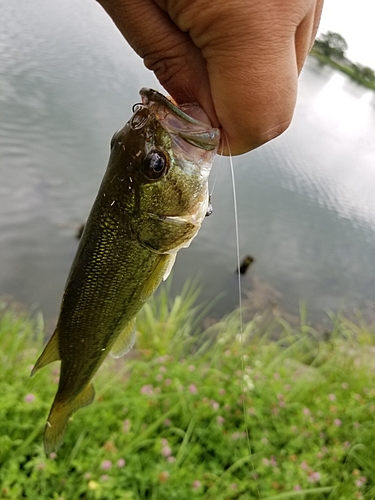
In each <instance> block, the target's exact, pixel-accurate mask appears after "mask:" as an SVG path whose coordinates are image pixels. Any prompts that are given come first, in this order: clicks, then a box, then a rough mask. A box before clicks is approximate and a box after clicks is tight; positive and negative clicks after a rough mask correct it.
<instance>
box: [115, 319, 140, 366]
mask: <svg viewBox="0 0 375 500" xmlns="http://www.w3.org/2000/svg"><path fill="white" fill-rule="evenodd" d="M135 334H136V328H135V318H134V319H132V320H131V321H130V323H128V324H127V325H126V327H125V328H124V329H123V330H122V332H121V333H120V335H119V336H118V337H117V339H116V342H115V343H114V344H113V346H112V349H111V356H112V357H113V358H121V356H124V354H126V353H127V352H128V351H130V349H131V348H132V347H133V345H134V342H135Z"/></svg>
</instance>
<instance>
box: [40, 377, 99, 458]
mask: <svg viewBox="0 0 375 500" xmlns="http://www.w3.org/2000/svg"><path fill="white" fill-rule="evenodd" d="M94 398H95V389H94V386H93V384H89V385H88V386H87V387H86V388H85V389H84V390H83V391H82V392H80V393H79V394H78V396H77V397H75V398H74V399H73V400H72V401H69V402H67V403H65V402H60V401H56V399H55V401H54V402H53V405H52V408H51V411H50V413H49V416H48V419H47V424H46V428H45V431H44V450H45V452H46V453H47V454H49V453H52V452H53V451H56V450H58V449H59V448H60V446H61V445H62V442H63V439H64V433H65V429H66V426H67V424H68V420H69V418H70V416H71V415H72V414H73V413H74V412H75V411H77V410H79V409H80V408H83V407H84V406H88V405H89V404H91V403H92V402H93V400H94Z"/></svg>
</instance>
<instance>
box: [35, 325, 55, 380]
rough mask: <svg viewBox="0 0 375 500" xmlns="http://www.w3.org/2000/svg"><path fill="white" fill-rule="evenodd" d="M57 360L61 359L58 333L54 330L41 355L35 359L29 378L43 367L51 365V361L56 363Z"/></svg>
mask: <svg viewBox="0 0 375 500" xmlns="http://www.w3.org/2000/svg"><path fill="white" fill-rule="evenodd" d="M59 359H61V358H60V351H59V334H58V331H57V330H55V331H54V332H53V335H52V337H51V338H50V339H49V341H48V344H47V345H46V346H45V348H44V350H43V352H42V354H41V355H40V356H39V358H38V359H37V361H36V363H35V365H34V368H33V369H32V371H31V376H33V375H35V373H36V372H37V371H38V370H40V369H41V368H43V366H46V365H48V364H49V363H52V361H58V360H59Z"/></svg>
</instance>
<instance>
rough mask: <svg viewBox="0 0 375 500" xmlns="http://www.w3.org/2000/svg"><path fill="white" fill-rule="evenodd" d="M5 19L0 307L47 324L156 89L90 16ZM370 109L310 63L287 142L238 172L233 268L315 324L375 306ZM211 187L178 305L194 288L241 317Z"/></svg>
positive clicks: (79, 3) (60, 11) (231, 235)
mask: <svg viewBox="0 0 375 500" xmlns="http://www.w3.org/2000/svg"><path fill="white" fill-rule="evenodd" d="M0 15H1V25H0V293H1V294H10V295H12V296H13V297H14V298H16V299H17V300H19V301H22V302H25V303H26V304H28V305H31V306H36V307H38V308H40V309H41V310H42V311H43V313H44V314H45V315H46V316H47V317H53V316H55V315H56V314H57V312H58V308H59V303H60V299H61V294H62V290H63V287H64V283H65V279H66V276H67V273H68V271H69V267H70V264H71V262H72V259H73V257H74V253H75V251H76V247H77V240H76V239H75V237H74V234H75V230H76V227H77V226H78V225H79V224H80V223H82V222H83V221H85V219H86V217H87V215H88V212H89V210H90V207H91V205H92V202H93V200H94V198H95V195H96V191H97V189H98V186H99V183H100V181H101V178H102V176H103V173H104V170H105V167H106V164H107V160H108V154H109V141H110V138H111V136H112V134H113V132H114V131H115V130H117V129H118V128H119V127H121V126H122V125H123V124H124V123H125V122H126V121H127V120H128V119H129V117H130V116H131V106H132V104H134V103H135V102H137V101H138V99H139V97H138V91H139V89H140V88H141V87H143V86H151V87H156V88H160V87H159V85H158V83H157V82H156V80H155V78H154V77H153V75H152V74H150V73H149V72H148V71H147V70H146V69H144V67H143V64H142V62H141V61H140V60H139V59H138V57H137V56H135V55H134V54H133V53H132V51H131V49H130V48H129V47H128V46H127V44H126V43H125V42H124V41H123V39H122V37H121V35H120V34H119V33H118V32H117V30H116V28H115V27H114V26H113V24H112V22H111V21H110V19H109V18H107V16H106V15H105V13H104V12H103V11H102V9H101V8H100V6H99V5H97V4H96V3H95V2H93V1H92V0H74V1H73V0H65V1H64V2H56V1H51V0H34V1H33V2H30V1H29V0H17V2H9V0H0ZM249 92H250V90H249ZM374 95H375V94H374V93H372V92H370V91H367V90H365V89H363V88H361V87H359V86H357V85H356V84H355V83H353V82H351V81H349V80H348V79H347V78H346V77H345V76H343V75H341V74H339V73H336V72H333V71H332V70H330V69H329V68H324V67H321V66H319V65H318V63H317V62H315V61H314V60H312V59H311V60H309V61H308V64H307V65H306V67H305V70H304V72H303V74H302V76H301V80H300V90H299V96H298V104H297V109H296V113H295V117H294V121H293V124H292V126H291V127H290V129H289V130H288V131H287V132H286V133H285V134H284V135H283V136H282V137H280V138H278V139H276V140H274V141H272V142H271V143H270V144H267V145H265V146H263V147H261V148H259V149H258V150H256V151H254V152H252V153H249V154H247V155H244V156H241V157H237V158H235V159H234V167H235V176H236V184H237V202H238V211H239V227H240V254H241V256H242V255H245V254H251V255H253V256H254V257H255V259H256V260H255V263H254V265H253V266H252V268H251V271H250V273H249V274H248V275H246V276H245V279H244V282H243V285H244V289H245V291H246V290H250V289H252V288H254V287H255V289H258V288H259V290H260V291H261V290H264V289H268V288H267V287H268V285H269V286H270V287H272V289H275V290H277V291H278V292H280V295H279V296H277V301H278V302H280V303H281V305H282V306H283V307H284V308H286V309H287V310H289V311H291V312H295V311H296V310H297V309H298V302H299V301H300V300H306V302H307V304H308V310H309V311H310V315H311V316H312V317H314V318H316V319H319V318H320V317H322V316H323V314H324V311H326V310H330V309H338V308H346V307H348V306H353V305H354V306H359V307H361V306H363V305H364V304H365V302H366V301H371V302H372V301H373V300H374V289H375V196H374V192H375V140H374V139H375V136H374V132H375V104H374V103H375V101H374ZM211 181H212V184H213V183H215V188H214V192H213V208H214V213H213V215H212V216H211V217H210V218H208V219H207V220H206V221H205V223H204V225H203V227H202V230H201V232H200V233H199V236H198V237H197V238H196V239H195V240H194V242H193V243H192V245H191V247H190V248H189V249H187V250H182V251H181V252H180V253H179V256H178V259H177V263H176V266H175V271H174V277H173V291H174V293H177V292H178V290H180V289H181V287H182V285H183V283H184V281H185V280H186V278H187V277H188V276H199V279H200V282H201V284H202V289H203V292H202V297H203V298H206V299H211V298H214V297H216V296H217V295H218V294H220V293H223V298H222V299H221V302H220V304H219V306H218V307H217V313H219V312H225V311H228V310H230V309H231V308H233V307H235V305H236V304H237V301H238V299H237V295H236V289H237V283H236V275H235V273H234V270H235V268H236V247H235V229H234V215H233V214H234V211H233V196H232V188H231V177H230V169H229V163H228V160H227V159H220V158H218V161H217V162H216V164H215V166H214V170H213V172H212V175H211ZM264 283H266V284H267V286H266V285H264ZM272 294H273V296H276V295H275V294H276V292H275V293H273V292H272V293H271V295H272Z"/></svg>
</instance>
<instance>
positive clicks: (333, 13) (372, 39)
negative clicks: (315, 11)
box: [318, 0, 375, 69]
mask: <svg viewBox="0 0 375 500" xmlns="http://www.w3.org/2000/svg"><path fill="white" fill-rule="evenodd" d="M374 19H375V1H374V0H355V1H352V0H325V2H324V7H323V15H322V19H321V22H320V27H319V31H318V36H319V33H325V32H327V31H328V30H330V31H335V32H336V33H340V35H342V36H343V37H344V38H345V40H346V42H347V44H348V46H349V49H348V51H347V53H346V55H347V57H348V58H349V59H350V60H351V61H353V62H359V63H361V64H364V65H365V66H370V67H371V68H373V69H375V30H374Z"/></svg>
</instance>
